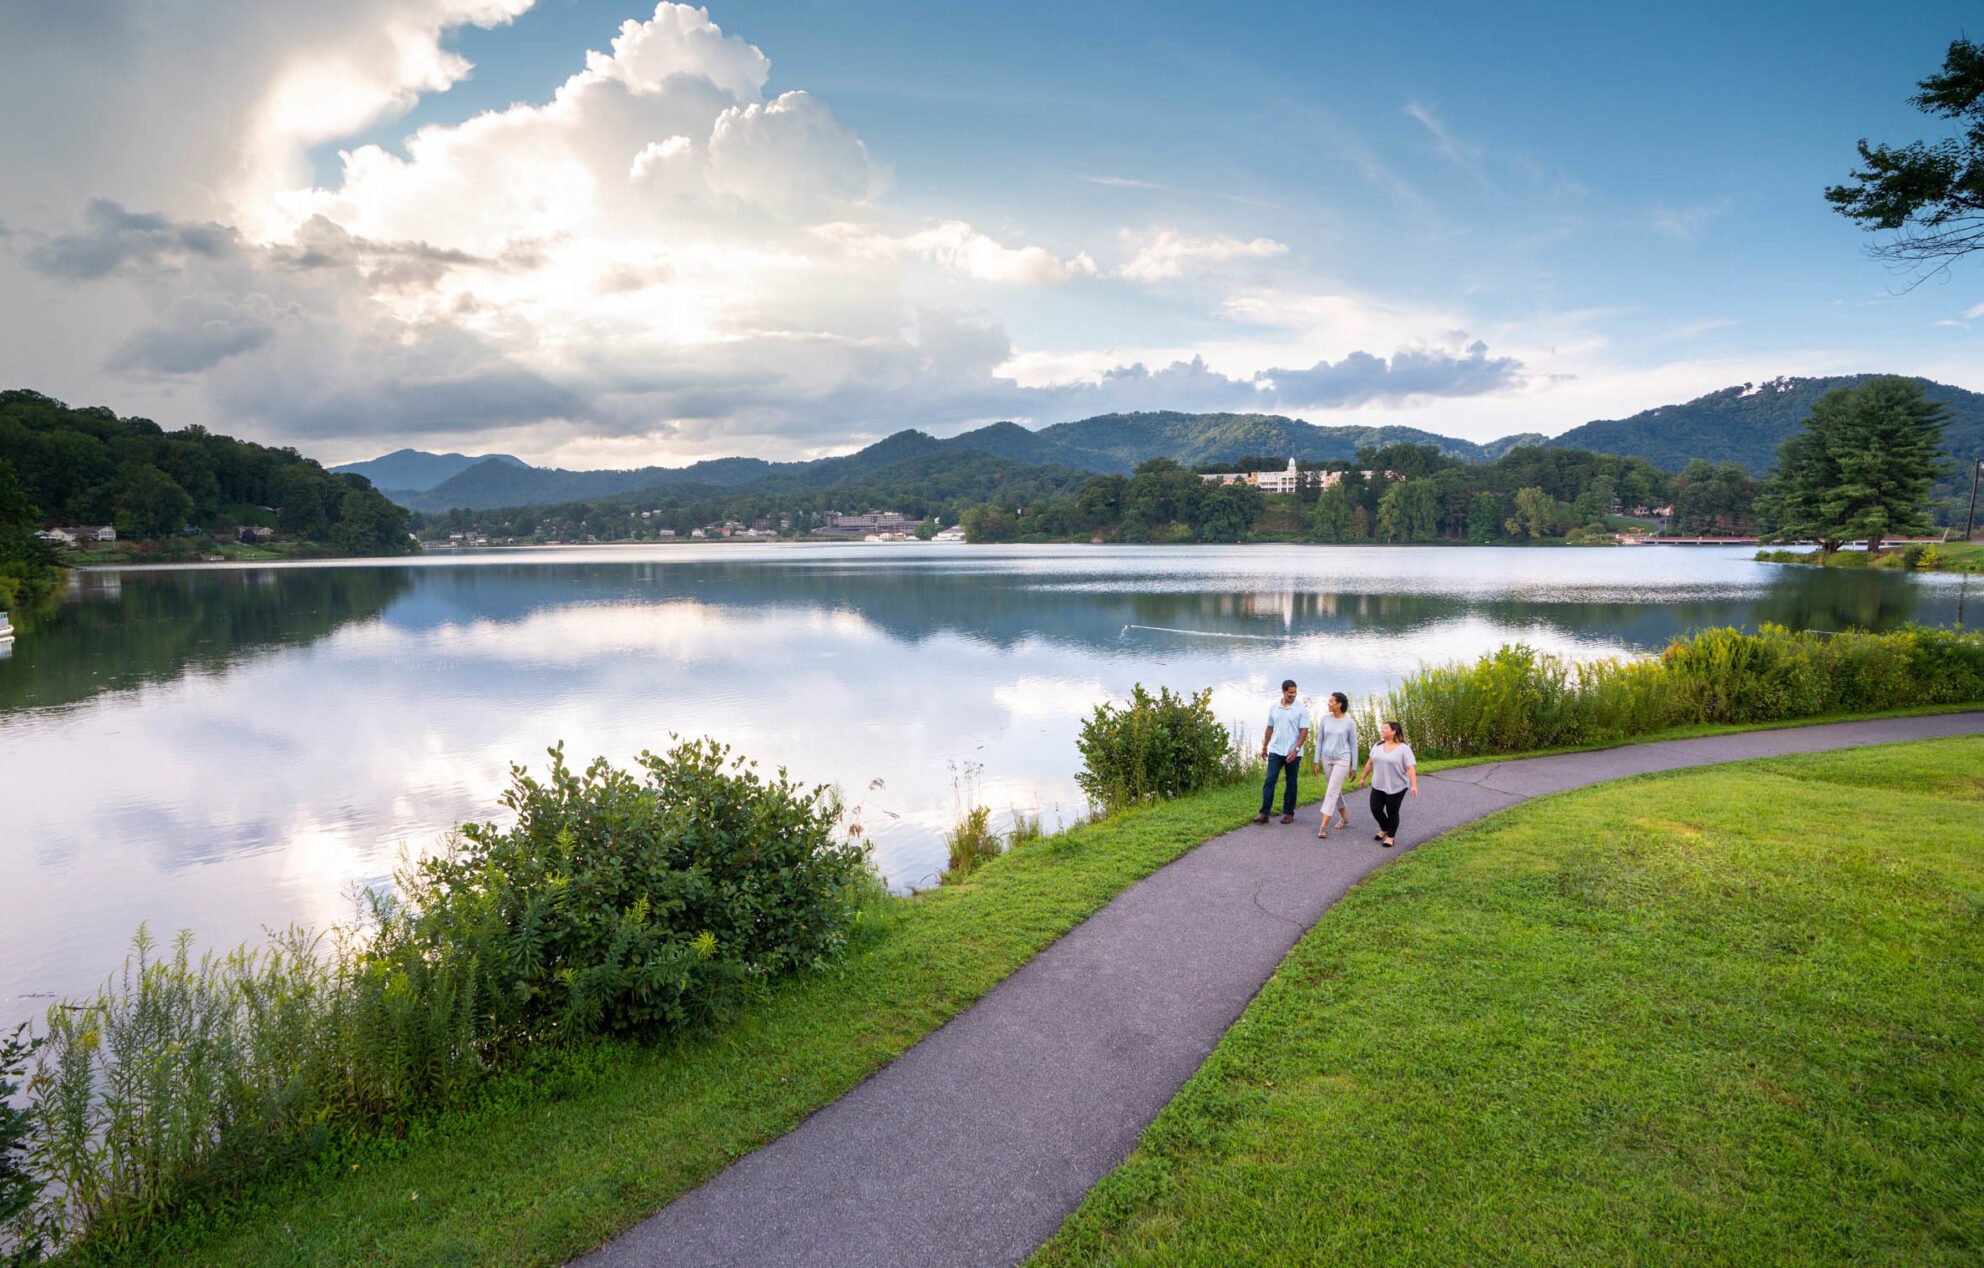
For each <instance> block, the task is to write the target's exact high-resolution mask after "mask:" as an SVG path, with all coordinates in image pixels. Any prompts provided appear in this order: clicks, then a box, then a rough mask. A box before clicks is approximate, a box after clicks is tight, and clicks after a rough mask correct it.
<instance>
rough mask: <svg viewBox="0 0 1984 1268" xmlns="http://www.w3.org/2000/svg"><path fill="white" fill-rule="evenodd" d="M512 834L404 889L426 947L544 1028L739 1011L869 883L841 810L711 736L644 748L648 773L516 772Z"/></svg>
mask: <svg viewBox="0 0 1984 1268" xmlns="http://www.w3.org/2000/svg"><path fill="white" fill-rule="evenodd" d="M503 804H504V805H505V806H507V807H508V808H509V809H511V810H512V811H514V812H515V813H516V816H517V820H516V823H515V825H514V826H512V827H509V828H506V829H497V828H495V827H493V826H491V825H488V824H480V825H469V826H466V827H464V828H463V829H462V830H461V833H460V836H459V838H458V840H457V842H456V843H455V846H454V848H452V849H451V850H450V851H449V852H448V854H446V855H445V856H442V857H439V858H433V859H428V860H424V861H423V862H421V863H420V864H419V865H418V867H417V868H416V869H415V871H414V873H413V875H412V876H411V877H410V878H409V882H408V885H407V890H408V893H407V900H408V902H409V904H410V905H411V906H413V907H414V908H416V909H418V910H419V912H420V915H419V917H418V919H417V920H416V926H417V928H418V929H419V931H420V934H421V939H422V941H423V942H425V943H426V944H428V945H431V946H461V947H467V948H472V949H473V950H474V952H475V953H476V954H477V955H478V956H480V957H481V960H482V963H483V966H484V971H485V973H486V974H487V976H488V978H489V980H490V981H491V982H492V983H493V987H492V995H491V998H490V999H489V1001H488V1006H491V1007H493V1008H494V1009H495V1010H496V1013H497V1015H498V1016H499V1017H500V1018H502V1019H503V1021H504V1022H505V1023H506V1024H508V1025H510V1026H514V1027H517V1028H519V1029H521V1030H524V1031H528V1032H536V1031H538V1030H540V1029H542V1028H546V1027H555V1028H565V1029H576V1030H580V1031H593V1030H609V1031H652V1030H657V1029H668V1028H676V1027H680V1026H683V1025H687V1024H691V1023H694V1022H698V1021H703V1020H707V1019H709V1018H712V1017H717V1016H721V1015H722V1014H723V1013H725V1012H726V1011H728V1010H729V1009H730V1008H732V1007H733V1006H734V1005H735V1004H736V1003H737V1001H738V1000H739V998H740V997H741V995H742V993H743V991H744V990H745V989H746V988H748V987H749V986H751V985H752V984H755V983H762V982H764V981H766V980H767V979H769V978H772V977H774V976H776V975H778V974H779V973H782V972H785V971H786V970H788V969H792V968H796V967H802V966H812V965H817V964H819V963H821V962H822V961H824V960H825V959H826V958H828V957H830V956H832V955H833V954H834V953H835V952H836V951H838V950H839V949H840V947H841V946H842V944H843V943H844V942H845V940H846V936H847V930H848V927H849V925H850V924H851V922H852V920H853V916H854V910H855V904H856V903H857V901H858V900H859V898H860V896H861V893H862V891H863V888H864V886H865V884H866V883H867V881H868V878H869V877H870V872H869V870H868V859H867V852H866V850H865V849H864V848H863V847H862V846H860V845H858V844H856V843H855V842H853V841H850V840H846V839H836V828H837V826H838V820H839V807H838V806H837V805H836V804H835V803H834V802H833V800H832V798H831V797H830V796H828V795H825V794H823V793H822V792H821V791H818V790H815V791H813V792H810V793H808V792H802V791H801V790H800V789H798V788H797V787H796V786H795V785H793V784H792V783H791V782H790V781H789V780H787V779H786V778H785V776H784V774H783V773H781V774H780V775H779V776H778V777H777V778H776V779H773V780H765V779H762V778H760V777H759V776H758V774H757V773H756V772H755V771H754V770H752V769H750V768H749V767H748V766H746V765H745V763H744V760H743V759H742V758H733V757H731V756H730V755H729V750H728V749H727V748H725V747H724V746H722V745H719V744H717V743H715V742H713V741H707V740H699V741H693V742H690V743H685V744H682V745H679V746H677V747H676V748H674V749H672V750H670V751H669V752H668V753H666V754H664V755H660V756H657V755H655V754H652V753H643V754H642V755H641V757H640V775H638V776H637V775H635V774H633V773H630V772H627V771H622V770H618V769H615V768H614V767H612V766H610V765H608V764H607V763H606V762H605V761H604V760H601V761H596V762H594V763H593V764H592V765H591V766H589V767H587V768H586V769H585V770H584V771H583V772H575V771H573V770H572V769H570V768H569V767H568V766H566V764H565V759H564V753H563V752H562V750H559V749H553V750H552V753H551V771H550V774H549V777H548V778H547V779H546V780H544V781H543V782H539V781H538V780H536V779H533V778H532V777H530V776H529V775H528V774H526V773H525V772H524V771H523V770H521V769H517V770H515V771H513V775H512V784H511V788H510V790H509V792H507V793H506V794H504V797H503Z"/></svg>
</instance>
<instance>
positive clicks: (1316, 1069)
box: [1035, 738, 1984, 1264]
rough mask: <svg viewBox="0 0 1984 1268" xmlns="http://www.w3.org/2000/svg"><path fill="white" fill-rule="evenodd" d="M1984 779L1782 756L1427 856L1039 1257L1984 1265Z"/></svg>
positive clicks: (1345, 918) (1568, 808) (1317, 951)
mask: <svg viewBox="0 0 1984 1268" xmlns="http://www.w3.org/2000/svg"><path fill="white" fill-rule="evenodd" d="M1980 771H1984V739H1978V738H1966V739H1958V740H1941V741H1932V742H1923V743H1917V744H1908V745H1900V746H1894V747H1888V748H1877V749H1861V750H1856V751H1852V752H1842V753H1834V754H1823V755H1816V756H1806V757H1791V758H1775V759H1769V760H1765V761H1758V762H1748V763H1742V764H1737V765H1731V766H1723V767H1716V768H1713V769H1707V770H1691V771H1683V772H1675V773H1671V774H1665V775H1655V776H1647V777H1643V778H1640V779H1635V780H1630V781H1625V782H1622V783H1618V784H1611V785H1606V786H1604V787H1601V788H1595V789H1589V790H1585V791H1581V792H1576V793H1570V794H1566V795H1564V796H1560V797H1554V798H1550V799H1547V800H1544V801H1539V802H1535V803H1531V804H1529V805H1525V806H1521V807H1518V808H1515V809H1513V810H1510V811H1508V812H1505V813H1503V814H1500V815H1497V816H1495V817H1494V818H1492V819H1490V820H1487V821H1485V822H1483V823H1481V824H1479V825H1477V826H1474V827H1472V828H1468V829H1464V830H1462V831H1458V832H1455V833H1452V834H1450V835H1448V836H1446V837H1443V838H1441V839H1439V840H1437V841H1433V842H1429V843H1427V844H1426V845H1425V846H1423V847H1421V848H1420V849H1418V850H1416V851H1414V852H1413V853H1412V854H1411V855H1408V856H1407V857H1406V858H1404V859H1403V860H1401V861H1400V862H1399V863H1398V864H1397V865H1394V866H1392V867H1388V868H1386V869H1384V870H1383V871H1380V872H1379V873H1377V874H1376V875H1375V876H1373V877H1372V878H1370V879H1369V880H1367V881H1365V882H1364V883H1363V884H1361V885H1360V886H1359V887H1358V888H1357V889H1355V890H1353V891H1352V892H1351V893H1350V894H1349V895H1348V896H1346V897H1345V899H1344V900H1343V901H1342V902H1341V903H1339V904H1338V905H1337V906H1336V907H1335V908H1333V909H1332V910H1331V912H1330V913H1329V915H1328V916H1326V917H1325V918H1324V919H1323V920H1322V921H1321V922H1320V923H1319V924H1318V925H1317V926H1316V928H1315V929H1313V930H1312V931H1311V932H1310V933H1309V934H1308V935H1307V936H1306V937H1305V938H1304V939H1303V940H1302V941H1301V943H1300V944H1299V945H1298V946H1297V948H1296V949H1295V951H1294V952H1292V953H1291V955H1290V957H1289V959H1288V961H1287V962H1286V963H1285V964H1284V965H1283V966H1282V968H1281V970H1280V972H1279V973H1277V975H1276V976H1275V978H1274V979H1273V980H1272V981H1271V982H1270V983H1269V984H1268V986H1267V987H1266V988H1265V989H1264V990H1263V991H1262V993H1261V995H1260V996H1259V997H1258V998H1257V999H1256V1000H1255V1001H1254V1003H1253V1004H1252V1005H1251V1006H1250V1007H1249V1008H1248V1010H1247V1012H1246V1013H1245V1014H1244V1015H1243V1016H1242V1018H1241V1019H1240V1021H1239V1022H1238V1023H1236V1025H1235V1026H1234V1028H1233V1029H1232V1030H1231V1031H1230V1032H1229V1033H1228V1034H1227V1036H1226V1038H1225V1039H1224V1040H1222V1042H1221V1043H1220V1045H1219V1047H1218V1048H1217V1049H1216V1050H1215V1051H1214V1053H1213V1055H1212V1057H1211V1058H1210V1060H1209V1061H1208V1062H1207V1064H1206V1066H1205V1067H1204V1068H1203V1069H1202V1070H1201V1071H1200V1072H1199V1073H1198V1074H1197V1075H1196V1076H1195V1077H1194V1078H1193V1079H1192V1081H1191V1082H1190V1083H1188V1084H1187V1085H1186V1087H1185V1089H1184V1090H1183V1091H1182V1092H1181V1093H1180V1094H1179V1096H1178V1098H1177V1099H1176V1100H1175V1101H1174V1102H1173V1103H1172V1104H1171V1106H1170V1107H1169V1108H1167V1109H1166V1110H1165V1111H1164V1112H1163V1114H1161V1115H1160V1116H1159V1118H1158V1119H1157V1121H1156V1122H1155V1123H1154V1124H1153V1125H1152V1126H1151V1128H1150V1129H1149V1130H1148V1131H1147V1132H1146V1133H1145V1135H1144V1138H1143V1141H1142V1143H1141V1145H1140V1146H1139V1147H1138V1149H1137V1151H1136V1152H1135V1153H1134V1154H1133V1155H1132V1156H1131V1157H1130V1159H1129V1160H1128V1161H1127V1162H1126V1163H1125V1164H1124V1165H1123V1166H1122V1167H1121V1168H1120V1169H1118V1170H1117V1171H1116V1172H1115V1173H1113V1174H1112V1175H1110V1176H1109V1177H1108V1178H1107V1179H1105V1180H1104V1181H1103V1182H1102V1183H1101V1184H1099V1185H1098V1186H1097V1187H1096V1188H1095V1189H1094V1190H1093V1191H1091V1193H1090V1195H1089V1197H1088V1199H1087V1201H1086V1202H1084V1204H1083V1205H1082V1207H1081V1208H1080V1209H1079V1210H1078V1211H1077V1212H1076V1213H1075V1214H1074V1215H1073V1216H1072V1217H1070V1219H1069V1220H1068V1222H1067V1223H1066V1224H1065V1225H1064V1227H1063V1228H1062V1230H1061V1232H1060V1234H1059V1235H1058V1236H1057V1237H1056V1238H1054V1239H1053V1240H1052V1241H1051V1242H1049V1243H1048V1245H1047V1246H1045V1247H1044V1248H1043V1249H1042V1250H1041V1252H1040V1253H1039V1254H1038V1255H1037V1256H1036V1260H1035V1262H1037V1263H1040V1264H1071V1263H1081V1264H1090V1263H1102V1262H1108V1263H1162V1264H1230V1263H1328V1262H1336V1261H1349V1262H1371V1261H1408V1260H1410V1261H1420V1262H1450V1263H1451V1262H1461V1263H1468V1262H1472V1263H1644V1262H1649V1261H1654V1262H1683V1261H1686V1262H1694V1261H1712V1262H1726V1263H1756V1262H1771V1263H1792V1262H1800V1263H1848V1262H1853V1263H1859V1262H1887V1263H1935V1262H1946V1263H1959V1262H1962V1263H1976V1262H1978V1260H1979V1258H1980V1257H1984V1115H1980V1114H1979V1113H1978V1106H1979V1105H1980V1104H1984V1006H1981V1005H1980V1004H1979V1000H1980V999H1984V829H1980V827H1979V823H1980V816H1984V777H1980V774H1979V772H1980Z"/></svg>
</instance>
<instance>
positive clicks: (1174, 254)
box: [1116, 229, 1288, 282]
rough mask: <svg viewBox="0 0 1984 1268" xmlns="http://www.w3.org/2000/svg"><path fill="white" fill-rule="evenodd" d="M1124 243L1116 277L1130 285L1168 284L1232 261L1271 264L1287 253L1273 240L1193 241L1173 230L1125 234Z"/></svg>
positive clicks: (1284, 247) (1216, 239)
mask: <svg viewBox="0 0 1984 1268" xmlns="http://www.w3.org/2000/svg"><path fill="white" fill-rule="evenodd" d="M1123 241H1124V244H1125V245H1126V246H1127V247H1128V248H1129V249H1130V258H1129V259H1128V260H1126V261H1125V262H1124V263H1123V265H1122V266H1121V267H1120V268H1118V269H1117V270H1116V274H1117V276H1118V277H1122V278H1126V279H1128V280H1129V281H1132V282H1165V281H1171V280H1173V279H1176V278H1181V277H1184V276H1185V275H1186V274H1187V273H1197V272H1202V271H1205V270H1207V269H1209V268H1213V267H1216V266H1218V265H1221V264H1230V263H1232V262H1233V261H1235V260H1271V259H1273V258H1275V257H1276V256H1278V255H1286V254H1287V253H1288V247H1287V246H1286V245H1284V244H1283V243H1280V242H1276V241H1274V240H1273V239H1272V238H1254V239H1252V240H1251V241H1245V242H1243V241H1241V240H1240V239H1238V238H1229V237H1225V236H1215V237H1210V238H1193V237H1188V236H1186V235H1185V234H1182V233H1179V232H1178V231H1177V230H1175V229H1157V230H1153V231H1150V232H1148V233H1132V232H1129V231H1127V230H1126V231H1125V232H1124V234H1123Z"/></svg>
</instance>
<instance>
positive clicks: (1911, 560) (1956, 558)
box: [1757, 542, 1984, 572]
mask: <svg viewBox="0 0 1984 1268" xmlns="http://www.w3.org/2000/svg"><path fill="white" fill-rule="evenodd" d="M1757 562H1758V563H1766V564H1807V565H1810V566H1812V567H1816V568H1899V569H1902V570H1903V571H1907V572H1984V544H1980V543H1977V542H1943V543H1942V544H1940V545H1934V546H1929V545H1917V546H1904V547H1893V548H1890V549H1888V550H1884V551H1882V552H1880V553H1879V554H1875V555H1870V554H1868V553H1867V552H1866V551H1864V550H1840V551H1834V552H1833V553H1832V554H1830V555H1825V554H1821V553H1819V551H1818V550H1816V549H1812V550H1760V551H1758V552H1757Z"/></svg>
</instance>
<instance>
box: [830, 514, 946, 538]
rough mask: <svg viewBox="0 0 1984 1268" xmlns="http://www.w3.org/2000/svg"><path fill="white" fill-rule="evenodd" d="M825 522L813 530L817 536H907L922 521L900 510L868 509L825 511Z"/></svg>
mask: <svg viewBox="0 0 1984 1268" xmlns="http://www.w3.org/2000/svg"><path fill="white" fill-rule="evenodd" d="M826 518H827V522H826V523H825V524H824V525H822V526H821V527H819V528H816V529H814V530H813V533H814V535H815V536H819V537H869V536H877V537H887V536H894V535H898V534H900V535H902V536H908V535H909V534H911V533H914V532H915V531H916V530H917V529H918V528H919V527H920V526H921V525H922V523H923V521H922V520H913V519H909V518H907V517H905V516H904V515H903V514H902V513H901V512H900V511H869V512H866V513H865V514H862V515H842V514H841V513H840V512H838V511H828V512H827V517H826Z"/></svg>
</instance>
